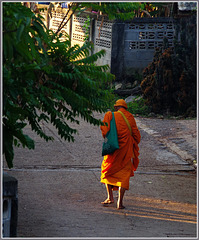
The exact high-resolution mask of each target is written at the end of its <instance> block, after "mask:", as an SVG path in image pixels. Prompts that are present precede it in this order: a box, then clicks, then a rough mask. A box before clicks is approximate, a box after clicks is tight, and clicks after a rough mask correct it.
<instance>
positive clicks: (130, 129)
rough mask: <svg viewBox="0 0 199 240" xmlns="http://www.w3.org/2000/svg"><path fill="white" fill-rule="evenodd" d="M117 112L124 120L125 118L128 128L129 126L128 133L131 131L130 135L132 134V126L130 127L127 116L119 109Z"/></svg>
mask: <svg viewBox="0 0 199 240" xmlns="http://www.w3.org/2000/svg"><path fill="white" fill-rule="evenodd" d="M118 112H119V113H121V115H122V117H123V118H124V120H125V122H126V124H127V126H128V128H129V131H130V133H131V136H132V128H131V125H130V123H129V121H128V120H127V118H126V117H125V115H124V113H123V112H121V111H118Z"/></svg>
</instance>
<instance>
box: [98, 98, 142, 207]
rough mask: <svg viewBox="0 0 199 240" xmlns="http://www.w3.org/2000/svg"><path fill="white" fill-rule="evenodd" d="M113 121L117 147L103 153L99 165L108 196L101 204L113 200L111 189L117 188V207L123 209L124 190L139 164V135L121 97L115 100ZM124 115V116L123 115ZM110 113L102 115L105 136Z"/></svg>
mask: <svg viewBox="0 0 199 240" xmlns="http://www.w3.org/2000/svg"><path fill="white" fill-rule="evenodd" d="M114 108H115V112H114V116H115V122H116V127H117V134H118V142H119V149H117V150H116V151H115V152H113V153H112V154H109V155H105V156H104V159H103V162H102V166H101V182H102V183H104V184H105V185H106V189H107V193H108V197H107V199H106V200H105V201H104V202H102V204H111V203H113V202H114V199H113V192H112V191H113V190H118V192H119V196H118V201H117V208H118V209H123V208H124V206H123V197H124V193H125V190H128V189H129V179H130V177H132V176H134V171H136V169H137V167H138V164H139V159H138V155H139V152H138V151H139V147H138V143H139V142H140V139H141V135H140V131H139V130H138V128H137V125H136V122H135V119H134V117H133V115H132V114H131V113H130V112H128V111H127V104H126V102H125V101H124V100H123V99H119V100H117V101H116V103H115V105H114ZM123 115H124V116H123ZM125 117H126V119H127V122H126V121H125ZM111 119H112V113H111V112H110V111H109V112H107V113H106V114H105V116H104V120H103V122H104V123H108V126H106V125H104V126H101V127H100V128H101V131H102V136H103V137H105V136H106V134H107V132H108V131H109V130H110V121H111ZM128 125H129V126H128Z"/></svg>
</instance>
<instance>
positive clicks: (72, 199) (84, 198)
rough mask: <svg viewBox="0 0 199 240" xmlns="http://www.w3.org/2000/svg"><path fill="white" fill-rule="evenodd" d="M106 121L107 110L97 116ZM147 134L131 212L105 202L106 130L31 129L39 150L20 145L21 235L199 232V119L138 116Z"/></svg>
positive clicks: (128, 201)
mask: <svg viewBox="0 0 199 240" xmlns="http://www.w3.org/2000/svg"><path fill="white" fill-rule="evenodd" d="M96 116H97V117H98V118H100V119H102V118H103V115H101V114H96ZM136 121H137V125H138V128H139V129H140V131H141V135H142V140H141V143H140V145H139V146H140V165H139V167H138V170H137V171H136V172H135V176H134V177H133V178H131V180H130V189H129V191H127V192H126V193H125V197H124V205H125V206H126V208H125V209H124V210H117V209H116V201H117V192H114V198H115V203H114V204H112V205H110V206H107V207H104V206H102V205H101V204H100V202H101V201H103V200H104V199H105V198H106V190H105V186H104V185H103V184H101V183H100V166H101V162H102V157H101V146H102V142H103V140H102V136H101V132H100V129H99V127H97V126H92V125H89V124H88V123H86V122H84V121H81V124H80V125H78V126H77V125H74V127H76V128H77V129H78V132H79V134H78V135H76V137H75V139H76V140H75V142H74V143H68V142H64V141H61V140H60V138H59V137H58V136H57V134H56V130H55V129H54V128H53V127H52V126H51V125H48V126H45V129H46V132H49V134H53V135H54V138H55V140H54V142H48V143H46V142H45V141H43V140H42V139H40V138H39V137H38V136H36V135H35V134H34V133H32V132H31V129H30V128H29V127H27V128H26V132H27V133H28V134H30V135H31V136H32V138H33V139H34V140H35V142H36V149H35V150H34V151H30V150H26V149H22V148H19V149H16V151H15V160H14V168H13V169H12V170H8V169H7V167H6V165H5V164H4V170H5V172H7V173H8V174H10V175H11V176H13V177H16V178H17V180H18V199H19V209H18V237H19V238H23V239H24V238H26V237H27V238H28V237H37V238H40V237H46V238H50V237H54V238H58V237H62V238H70V237H76V238H89V237H97V238H108V237H112V238H116V237H120V238H123V237H129V238H134V239H136V238H155V237H159V238H165V237H169V238H173V239H176V238H179V237H183V238H186V239H189V238H193V237H197V219H196V215H197V210H196V202H197V197H196V190H197V189H196V186H197V183H196V180H197V179H196V168H195V167H194V165H193V162H194V160H196V120H166V119H149V118H141V117H137V118H136Z"/></svg>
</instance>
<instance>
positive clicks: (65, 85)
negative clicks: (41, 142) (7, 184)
mask: <svg viewBox="0 0 199 240" xmlns="http://www.w3.org/2000/svg"><path fill="white" fill-rule="evenodd" d="M60 37H61V34H54V33H53V32H52V31H49V30H48V29H46V27H45V26H44V24H43V22H42V20H41V18H40V17H38V16H36V15H35V14H34V13H33V12H32V11H31V10H30V9H29V8H26V7H24V6H22V4H21V3H19V2H15V3H14V2H10V3H9V2H8V3H6V2H4V3H3V153H4V155H5V159H6V161H7V164H8V167H9V168H11V167H13V158H14V146H19V145H22V146H23V147H28V148H29V149H34V141H33V140H32V139H31V138H30V137H29V136H27V135H25V134H24V133H23V130H24V127H25V126H26V125H27V124H30V126H31V129H32V130H33V131H35V132H36V133H37V134H38V135H39V136H40V137H42V138H43V139H45V140H46V141H49V140H53V138H52V136H48V135H47V134H46V133H45V131H44V129H43V128H42V125H43V123H52V124H53V125H54V126H55V127H56V129H57V131H58V134H59V135H60V136H61V138H64V139H65V140H68V141H73V140H74V137H73V135H74V134H75V133H76V130H75V129H73V128H71V127H70V126H69V122H75V123H79V121H78V120H77V116H81V117H82V118H83V119H85V120H86V121H88V122H89V123H91V124H95V125H99V124H100V123H101V121H100V120H98V119H96V118H94V117H93V114H92V112H93V111H98V112H102V111H106V109H107V107H108V102H109V98H110V94H109V91H108V90H106V89H105V88H104V85H106V84H107V83H108V82H109V81H111V80H112V79H113V78H114V76H113V75H112V74H110V73H108V72H107V71H108V69H109V67H108V65H104V66H96V65H95V61H96V60H97V59H98V58H100V57H102V56H104V55H105V51H104V50H102V51H100V52H98V53H96V54H93V55H90V52H91V49H92V44H91V43H89V42H86V43H85V44H84V45H83V46H82V47H80V46H79V45H75V46H71V42H70V39H69V37H68V36H67V35H66V40H65V41H64V42H61V41H60Z"/></svg>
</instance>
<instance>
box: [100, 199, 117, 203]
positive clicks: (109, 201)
mask: <svg viewBox="0 0 199 240" xmlns="http://www.w3.org/2000/svg"><path fill="white" fill-rule="evenodd" d="M111 203H114V200H111V199H108V198H107V199H106V200H105V201H104V202H101V204H111Z"/></svg>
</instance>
